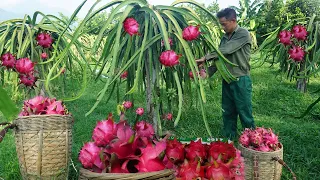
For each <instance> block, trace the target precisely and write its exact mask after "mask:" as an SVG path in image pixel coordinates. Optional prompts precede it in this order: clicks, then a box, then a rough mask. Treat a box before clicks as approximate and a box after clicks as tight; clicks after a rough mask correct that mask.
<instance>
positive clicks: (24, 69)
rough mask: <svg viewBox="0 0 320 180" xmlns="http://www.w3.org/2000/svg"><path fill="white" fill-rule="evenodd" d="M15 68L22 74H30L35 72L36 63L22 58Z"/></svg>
mask: <svg viewBox="0 0 320 180" xmlns="http://www.w3.org/2000/svg"><path fill="white" fill-rule="evenodd" d="M15 68H16V70H17V71H18V72H19V73H20V74H29V73H32V72H33V71H34V63H33V62H32V61H31V60H30V59H29V58H21V59H19V60H17V61H16V65H15Z"/></svg>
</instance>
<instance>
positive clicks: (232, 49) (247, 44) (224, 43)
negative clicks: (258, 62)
mask: <svg viewBox="0 0 320 180" xmlns="http://www.w3.org/2000/svg"><path fill="white" fill-rule="evenodd" d="M219 50H220V51H221V52H222V54H223V55H224V56H225V57H226V58H227V59H228V60H229V61H231V62H232V63H234V64H237V65H238V66H237V67H236V66H232V65H230V64H228V63H226V66H227V68H228V70H229V71H230V72H231V73H232V74H233V75H234V76H235V77H240V76H246V75H249V74H250V64H249V60H250V52H251V36H250V33H249V31H248V30H246V29H244V28H242V27H239V26H237V28H236V29H235V31H234V32H233V33H232V35H231V38H230V39H229V38H228V35H226V34H225V35H223V37H222V39H221V42H220V46H219ZM217 57H218V56H217V53H216V52H213V53H210V54H208V55H206V56H205V59H206V60H207V61H208V60H213V59H216V58H217Z"/></svg>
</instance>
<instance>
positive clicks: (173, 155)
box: [166, 138, 184, 163]
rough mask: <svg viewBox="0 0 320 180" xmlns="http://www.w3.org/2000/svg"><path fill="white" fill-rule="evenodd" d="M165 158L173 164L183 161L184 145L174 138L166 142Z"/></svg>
mask: <svg viewBox="0 0 320 180" xmlns="http://www.w3.org/2000/svg"><path fill="white" fill-rule="evenodd" d="M166 156H167V157H168V159H169V160H170V161H171V162H173V163H177V162H182V161H183V160H184V145H183V144H182V143H181V142H179V141H177V139H176V138H175V139H174V140H167V148H166Z"/></svg>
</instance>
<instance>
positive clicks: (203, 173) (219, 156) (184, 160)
mask: <svg viewBox="0 0 320 180" xmlns="http://www.w3.org/2000/svg"><path fill="white" fill-rule="evenodd" d="M165 152H166V158H167V159H166V161H165V162H166V164H165V165H166V167H168V168H172V169H174V170H175V175H176V177H177V179H180V180H188V179H237V180H241V179H243V180H244V159H243V158H242V157H241V153H240V151H239V150H238V149H236V148H235V147H234V146H233V144H229V143H225V142H221V141H216V142H211V143H210V144H204V143H202V141H201V139H200V140H198V141H196V142H195V141H191V142H190V144H182V143H181V142H179V141H177V139H173V140H167V148H166V151H165Z"/></svg>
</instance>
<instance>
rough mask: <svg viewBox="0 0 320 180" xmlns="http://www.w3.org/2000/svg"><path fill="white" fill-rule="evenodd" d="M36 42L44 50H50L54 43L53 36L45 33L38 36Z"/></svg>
mask: <svg viewBox="0 0 320 180" xmlns="http://www.w3.org/2000/svg"><path fill="white" fill-rule="evenodd" d="M36 40H37V43H38V45H39V46H41V47H43V48H50V47H51V45H52V43H53V39H52V37H51V35H50V34H49V33H45V32H43V33H40V34H38V35H37V38H36Z"/></svg>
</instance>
